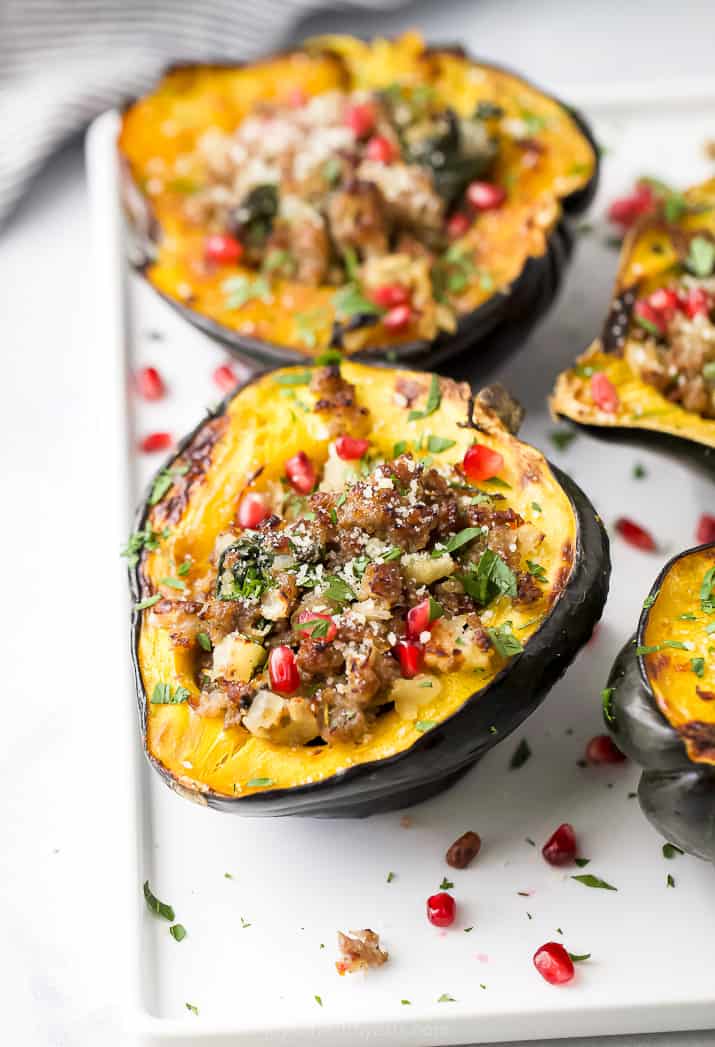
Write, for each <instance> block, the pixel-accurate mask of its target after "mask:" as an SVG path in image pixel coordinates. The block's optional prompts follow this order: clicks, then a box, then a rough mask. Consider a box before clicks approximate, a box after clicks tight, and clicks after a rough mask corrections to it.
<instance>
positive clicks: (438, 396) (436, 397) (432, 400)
mask: <svg viewBox="0 0 715 1047" xmlns="http://www.w3.org/2000/svg"><path fill="white" fill-rule="evenodd" d="M441 403H442V393H441V390H440V387H439V378H438V377H437V375H436V374H433V375H432V381H431V382H430V387H429V392H428V393H427V401H426V403H425V406H424V408H423V409H422V410H421V411H410V413H409V414H408V416H407V420H408V421H410V422H414V421H416V420H417V419H418V418H429V416H430V415H431V414H434V413H435V411H436V410H437V409H438V407H439V405H440V404H441Z"/></svg>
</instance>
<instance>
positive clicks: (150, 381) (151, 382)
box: [135, 367, 166, 400]
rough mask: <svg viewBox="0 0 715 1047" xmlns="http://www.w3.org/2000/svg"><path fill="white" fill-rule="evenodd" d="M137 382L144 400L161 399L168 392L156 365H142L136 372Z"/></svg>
mask: <svg viewBox="0 0 715 1047" xmlns="http://www.w3.org/2000/svg"><path fill="white" fill-rule="evenodd" d="M135 383H136V388H137V392H138V393H139V395H140V396H141V398H142V399H143V400H161V398H162V396H164V395H165V394H166V386H165V385H164V380H163V379H162V377H161V375H160V374H159V372H158V371H157V369H156V367H141V368H140V369H139V370H138V371H137V373H136V379H135Z"/></svg>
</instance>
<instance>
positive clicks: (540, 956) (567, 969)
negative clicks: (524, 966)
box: [533, 942, 574, 985]
mask: <svg viewBox="0 0 715 1047" xmlns="http://www.w3.org/2000/svg"><path fill="white" fill-rule="evenodd" d="M533 962H534V967H536V969H537V971H538V972H539V974H540V975H541V977H542V978H543V979H544V981H547V982H548V983H549V985H565V984H566V982H570V981H571V979H572V978H573V976H574V965H573V960H572V959H571V957H570V956H569V954H568V952H567V951H566V949H564V947H563V945H561V944H560V943H559V942H546V944H545V945H541V946H539V948H538V949H537V950H536V952H535V953H534V960H533Z"/></svg>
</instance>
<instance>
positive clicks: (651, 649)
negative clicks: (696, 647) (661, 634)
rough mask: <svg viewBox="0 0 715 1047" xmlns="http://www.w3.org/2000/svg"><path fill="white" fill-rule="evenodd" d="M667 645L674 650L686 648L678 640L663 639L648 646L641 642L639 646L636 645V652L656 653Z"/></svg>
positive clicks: (639, 653) (640, 653)
mask: <svg viewBox="0 0 715 1047" xmlns="http://www.w3.org/2000/svg"><path fill="white" fill-rule="evenodd" d="M667 647H668V648H673V649H674V650H676V651H687V649H688V648H687V647H686V646H685V644H684V643H681V642H680V640H663V642H662V643H656V644H651V645H650V646H644V645H643V644H641V646H640V647H636V654H637V655H644V654H657V653H658V652H659V651H664V650H665V649H666V648H667Z"/></svg>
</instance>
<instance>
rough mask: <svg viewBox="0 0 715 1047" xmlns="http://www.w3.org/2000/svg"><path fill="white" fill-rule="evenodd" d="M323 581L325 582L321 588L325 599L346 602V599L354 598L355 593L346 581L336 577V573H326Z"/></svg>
mask: <svg viewBox="0 0 715 1047" xmlns="http://www.w3.org/2000/svg"><path fill="white" fill-rule="evenodd" d="M323 581H324V582H325V583H326V584H325V588H324V589H323V590H322V595H323V596H324V597H325V598H326V599H327V600H333V601H334V603H348V601H350V600H354V599H355V593H354V592H353V591H352V589H351V588H350V586H349V585H348V583H347V582H345V581H343V579H342V578H340V577H338V575H337V574H326V575H325V576H324V578H323Z"/></svg>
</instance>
